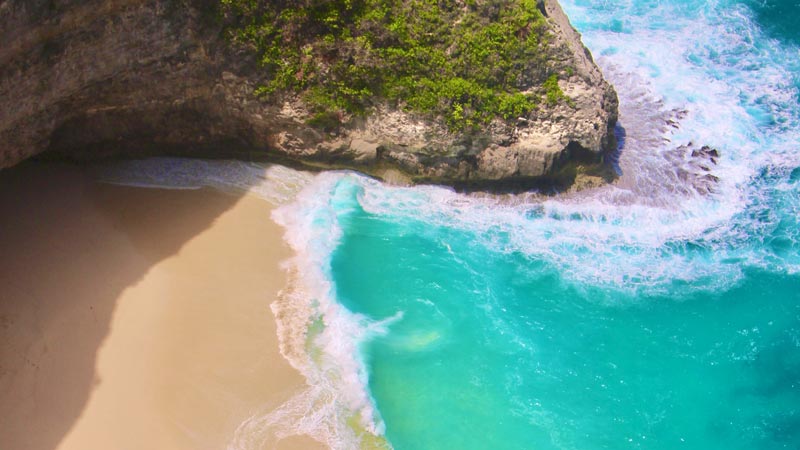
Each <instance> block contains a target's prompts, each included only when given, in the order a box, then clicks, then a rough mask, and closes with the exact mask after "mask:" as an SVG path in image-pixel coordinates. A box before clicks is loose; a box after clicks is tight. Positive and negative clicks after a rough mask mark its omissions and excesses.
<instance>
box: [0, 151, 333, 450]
mask: <svg viewBox="0 0 800 450" xmlns="http://www.w3.org/2000/svg"><path fill="white" fill-rule="evenodd" d="M269 213H270V205H269V204H268V203H266V202H264V201H262V200H259V199H256V198H252V197H249V196H241V197H235V196H230V195H226V194H221V193H217V192H212V191H209V190H197V191H175V190H172V191H168V190H159V189H137V188H131V187H122V186H112V185H104V184H97V183H95V182H93V181H92V180H91V179H90V178H88V177H87V176H86V175H84V174H83V172H82V171H81V170H80V169H77V168H74V167H70V166H65V165H54V164H29V165H26V166H24V167H18V168H14V169H10V170H4V171H0V343H2V345H1V346H0V449H15V450H28V449H35V450H44V449H56V448H57V449H63V450H73V449H74V450H92V449H103V450H105V449H137V450H138V449H193V450H195V449H221V448H225V447H226V444H227V442H228V441H229V439H230V438H231V436H232V433H233V432H234V430H235V428H236V427H237V426H238V425H239V424H240V423H241V422H242V421H243V420H245V419H246V418H247V417H248V416H249V415H250V414H251V413H253V412H259V411H260V412H264V411H265V410H267V411H268V410H270V409H272V408H273V407H276V406H278V405H280V404H281V403H282V402H284V401H285V400H287V399H288V398H289V397H290V396H291V395H292V394H293V393H295V392H297V391H298V390H300V389H302V387H303V386H304V380H303V379H302V377H301V376H300V375H299V374H298V373H297V372H296V371H295V370H294V369H293V368H292V367H291V366H289V364H288V363H287V362H286V361H285V360H284V359H283V358H282V357H281V355H280V353H279V352H278V347H277V341H276V331H275V322H274V318H273V316H272V313H271V312H270V310H269V303H271V302H272V301H273V300H274V298H275V296H276V293H277V291H278V290H279V289H281V288H282V287H283V286H284V283H285V274H284V273H283V271H281V270H280V268H279V262H280V261H281V260H283V259H285V258H287V257H288V256H289V249H288V247H287V246H286V245H285V244H284V243H283V241H282V239H281V235H282V230H281V229H280V228H279V227H278V226H277V225H275V224H274V223H273V222H272V221H271V220H270V218H269ZM279 448H285V449H290V448H297V449H312V448H322V446H321V445H320V444H317V443H316V442H314V441H312V440H310V439H307V438H291V439H287V440H284V441H282V442H281V443H280V445H279Z"/></svg>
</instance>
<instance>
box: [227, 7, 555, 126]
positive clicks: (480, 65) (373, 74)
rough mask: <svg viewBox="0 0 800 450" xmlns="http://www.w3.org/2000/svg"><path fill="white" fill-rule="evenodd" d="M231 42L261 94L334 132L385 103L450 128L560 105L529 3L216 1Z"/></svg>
mask: <svg viewBox="0 0 800 450" xmlns="http://www.w3.org/2000/svg"><path fill="white" fill-rule="evenodd" d="M221 2H222V7H223V14H224V15H225V18H226V20H227V23H228V25H229V26H228V33H229V37H230V38H231V39H233V40H234V41H236V42H238V43H240V44H244V45H247V46H250V47H252V48H253V49H255V51H256V52H257V53H258V56H259V58H260V62H261V64H262V65H263V67H264V69H265V70H266V71H267V75H268V78H269V80H270V81H269V82H268V83H267V84H266V85H264V86H262V87H261V88H259V89H258V91H257V93H258V94H259V95H262V96H272V95H280V94H282V93H286V92H291V93H300V94H301V95H302V96H303V98H304V100H305V101H306V103H307V104H308V105H310V106H311V108H312V109H313V112H314V114H315V116H314V117H313V119H312V123H314V124H316V125H318V126H320V127H322V128H334V127H335V126H337V124H338V123H339V122H340V121H341V120H342V118H343V117H346V116H347V115H351V114H361V113H364V112H366V111H367V110H368V109H369V108H370V107H372V106H375V104H376V103H378V102H379V101H384V100H388V101H391V102H394V103H396V104H398V105H399V106H401V107H403V108H405V109H407V110H410V111H415V112H419V113H424V114H430V115H440V116H442V117H444V118H445V120H446V122H447V124H448V126H449V127H450V128H451V129H454V130H460V129H468V128H474V127H477V126H479V125H481V124H485V123H488V122H489V121H491V120H492V119H494V118H498V117H499V118H503V119H506V120H512V119H515V118H516V117H519V116H522V115H525V114H526V113H528V112H530V111H531V110H532V109H533V108H535V107H536V105H537V103H538V102H539V101H540V99H539V97H538V96H537V95H534V94H532V93H531V92H532V91H531V90H530V88H539V87H541V90H542V91H543V92H545V100H546V101H547V102H548V103H551V104H552V103H557V102H559V101H561V100H563V99H565V96H564V94H563V93H562V92H561V90H560V89H559V88H558V83H557V74H556V73H555V72H551V71H552V68H550V69H548V64H547V40H548V27H547V23H546V21H545V19H544V17H543V16H542V14H541V12H540V11H539V10H538V9H537V7H536V0H439V1H437V0H301V1H259V0H221Z"/></svg>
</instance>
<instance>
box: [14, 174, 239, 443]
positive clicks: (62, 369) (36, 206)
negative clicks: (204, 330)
mask: <svg viewBox="0 0 800 450" xmlns="http://www.w3.org/2000/svg"><path fill="white" fill-rule="evenodd" d="M239 199H240V196H235V195H228V194H222V193H217V192H208V191H175V190H173V191H168V190H157V189H137V188H131V187H123V186H113V185H105V184H99V183H96V182H95V181H94V180H92V179H91V178H90V177H88V176H87V175H86V174H85V171H84V170H83V169H81V168H79V167H76V166H70V165H66V164H53V163H47V164H43V163H24V164H22V165H20V166H17V167H15V168H12V169H6V170H2V171H0V215H2V218H1V219H0V342H2V345H0V417H2V420H0V448H3V449H17V450H46V449H54V448H56V447H57V446H58V445H59V443H60V442H61V441H62V440H63V439H64V437H65V436H66V435H67V433H69V431H70V429H71V427H73V426H74V424H75V423H76V421H77V420H78V419H79V417H80V415H81V413H82V411H83V409H84V408H85V406H86V405H87V403H88V401H89V398H90V396H91V394H92V391H93V389H94V387H95V386H96V385H97V383H99V382H100V380H99V379H98V375H97V372H96V363H97V356H98V351H99V349H100V348H101V346H102V345H103V342H104V339H105V338H106V336H107V335H108V334H109V332H110V326H111V321H112V318H113V315H114V312H115V309H116V307H117V302H118V300H119V298H120V295H121V294H122V292H123V291H124V290H125V289H126V288H128V287H129V286H132V285H134V284H136V283H137V282H138V281H139V280H141V279H142V277H143V276H144V275H145V274H146V273H147V272H148V270H149V269H150V268H151V267H152V266H153V265H155V264H156V263H158V262H159V261H161V260H163V259H165V258H167V257H169V256H171V255H174V254H176V253H177V252H178V251H179V250H180V249H181V247H182V246H183V245H184V244H185V243H186V242H188V241H189V240H190V239H191V238H192V237H193V236H196V235H198V234H199V233H201V232H202V231H203V230H205V229H207V228H208V227H210V226H211V224H212V223H213V222H214V221H215V219H216V218H217V217H218V216H220V215H221V214H222V213H223V212H225V211H226V210H228V209H230V208H231V207H233V206H234V205H235V204H236V203H237V202H238V201H239ZM120 407H123V405H120Z"/></svg>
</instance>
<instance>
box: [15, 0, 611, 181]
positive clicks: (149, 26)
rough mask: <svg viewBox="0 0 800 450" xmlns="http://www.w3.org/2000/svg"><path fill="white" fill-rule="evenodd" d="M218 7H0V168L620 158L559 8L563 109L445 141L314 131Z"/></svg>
mask: <svg viewBox="0 0 800 450" xmlns="http://www.w3.org/2000/svg"><path fill="white" fill-rule="evenodd" d="M216 3H217V2H216V1H213V0H184V1H180V0H80V1H78V0H60V1H53V0H4V1H3V0H0V99H2V101H1V102H0V168H1V167H8V166H11V165H13V164H16V163H17V162H19V161H21V160H23V159H25V158H28V157H30V156H33V155H37V154H40V153H43V152H46V153H47V154H49V155H54V156H60V157H66V158H71V159H96V158H104V157H111V156H126V157H137V156H148V155H159V154H170V155H186V156H204V157H238V158H255V159H266V160H274V161H281V162H290V163H298V164H303V165H308V166H316V167H351V168H356V169H358V170H362V171H364V172H367V173H371V174H374V175H377V176H384V175H386V174H387V173H389V172H391V173H397V172H398V171H399V172H400V173H402V174H404V176H405V177H408V178H410V179H412V180H414V181H422V182H425V181H430V182H439V183H444V184H478V185H480V184H482V183H494V182H508V181H510V182H514V181H522V182H529V181H536V180H542V179H550V178H553V177H557V176H559V174H560V173H563V172H564V171H565V170H566V169H567V168H569V167H573V166H574V164H573V162H575V161H580V162H581V163H584V164H596V163H598V162H599V161H601V160H602V156H603V154H604V153H606V152H608V151H609V150H612V149H614V148H615V146H616V143H615V140H614V135H613V128H614V125H615V122H616V117H617V97H616V93H615V92H614V90H613V88H612V87H611V86H610V85H609V84H608V83H607V82H606V81H605V80H604V79H603V77H602V74H601V73H600V71H599V69H598V68H597V67H596V65H595V64H594V62H593V61H592V58H591V55H590V54H589V52H588V50H586V48H585V47H584V46H583V45H582V43H581V41H580V36H579V35H578V33H577V32H576V31H575V30H574V29H573V28H572V27H571V26H570V24H569V21H568V19H567V18H566V16H565V15H564V13H563V11H562V10H561V8H560V7H559V5H558V4H557V3H556V1H555V0H543V1H542V2H540V4H539V8H540V10H541V11H542V12H543V14H544V15H545V16H546V17H547V20H548V22H549V24H550V26H551V27H552V32H553V39H552V41H551V42H550V44H549V45H550V46H551V50H552V59H553V60H554V61H556V62H558V63H559V64H561V65H563V66H569V67H571V68H574V70H571V71H570V74H569V77H568V78H565V79H562V80H560V81H559V86H560V88H561V90H562V91H563V92H564V93H565V94H566V96H567V97H569V98H570V101H569V102H561V103H559V104H557V105H544V104H543V105H542V106H541V107H539V108H537V109H536V110H534V111H533V112H531V113H530V114H528V115H527V116H526V117H520V118H519V119H518V120H516V121H514V122H513V123H511V124H509V123H505V122H502V121H499V120H497V121H494V122H492V123H491V125H489V126H487V127H485V129H483V130H480V131H479V132H469V133H467V132H462V133H459V132H453V131H450V130H448V128H447V127H446V126H445V125H443V124H442V123H440V122H439V121H437V120H434V119H431V118H425V117H422V116H419V115H414V114H412V113H409V112H405V111H403V110H400V109H398V108H393V107H391V106H390V105H385V106H382V107H377V108H376V109H375V110H374V111H373V112H372V113H371V114H369V115H367V116H366V117H364V118H361V119H358V120H352V121H350V122H349V123H348V124H347V126H346V127H344V128H342V129H339V130H336V131H334V132H325V131H322V130H320V129H319V128H315V127H313V126H310V125H308V124H307V123H306V121H307V119H308V118H309V116H308V112H307V111H306V110H305V108H304V106H303V104H302V102H301V101H300V100H296V99H295V100H292V99H289V100H287V101H282V102H274V101H273V102H270V101H264V100H261V99H259V98H257V97H256V96H254V95H253V91H254V90H255V88H256V87H257V86H259V85H260V84H261V83H262V82H263V81H264V80H263V76H264V75H263V74H262V71H260V70H259V68H258V65H257V64H256V63H255V60H254V56H253V55H251V54H250V53H249V52H247V51H246V49H243V48H238V47H236V46H234V45H232V44H231V43H230V42H228V41H226V40H225V39H224V38H223V34H222V33H221V26H222V25H221V24H220V23H219V21H218V20H217V19H215V17H214V10H215V6H216Z"/></svg>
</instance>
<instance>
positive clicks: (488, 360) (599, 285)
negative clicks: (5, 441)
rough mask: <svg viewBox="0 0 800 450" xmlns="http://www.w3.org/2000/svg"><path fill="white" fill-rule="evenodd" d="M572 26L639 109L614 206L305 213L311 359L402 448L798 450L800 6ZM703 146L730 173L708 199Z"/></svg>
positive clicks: (590, 14)
mask: <svg viewBox="0 0 800 450" xmlns="http://www.w3.org/2000/svg"><path fill="white" fill-rule="evenodd" d="M564 7H565V9H566V10H567V12H568V14H569V15H570V18H571V20H572V21H573V24H574V25H575V26H576V27H577V28H578V29H579V30H580V31H581V32H582V33H583V35H584V41H585V42H586V44H587V45H588V46H589V48H590V49H591V50H592V51H593V53H594V54H595V56H596V59H597V60H598V63H599V64H600V65H601V67H602V68H603V70H604V72H605V73H606V75H607V77H608V78H609V79H610V80H611V81H612V82H613V83H614V84H615V85H616V87H617V89H618V91H619V94H620V100H621V118H620V126H621V128H620V135H621V136H623V137H624V139H623V147H622V149H621V152H620V154H619V163H618V164H619V170H620V172H621V174H622V177H621V179H620V182H619V184H618V185H617V186H616V187H609V188H603V189H599V190H597V191H593V192H588V193H581V194H577V195H566V196H562V197H557V198H552V199H546V200H542V199H537V198H536V197H506V198H502V199H498V198H491V197H480V196H465V195H460V194H456V193H453V192H451V191H448V190H446V189H441V188H434V187H417V188H392V187H386V186H382V185H380V184H378V183H376V182H373V181H371V180H368V179H366V178H363V177H360V176H358V175H355V174H349V173H339V174H327V175H324V176H321V177H319V178H318V179H317V180H316V181H315V182H314V183H312V184H311V186H310V187H309V188H307V192H306V195H305V197H303V198H304V200H302V199H301V200H300V201H298V202H297V203H295V204H294V205H293V206H292V205H290V206H289V207H288V208H289V209H290V210H291V212H285V214H286V215H287V216H292V217H294V219H292V220H287V219H284V222H291V223H295V224H297V223H300V222H302V223H304V224H305V228H304V230H305V231H304V232H303V233H304V234H303V236H305V237H304V238H303V240H302V243H300V244H297V243H296V245H295V248H296V249H299V250H300V251H302V252H306V253H307V254H313V255H316V256H315V257H314V261H315V264H317V265H318V266H319V267H320V271H319V273H316V274H310V275H309V276H310V277H313V276H319V277H321V278H322V279H324V280H325V282H326V283H327V284H325V285H324V288H322V289H321V290H319V291H317V296H316V297H315V299H316V300H317V301H319V302H320V304H321V305H323V306H322V307H321V308H320V310H321V311H322V312H321V313H320V314H321V317H322V318H323V319H322V322H324V328H325V331H323V332H322V333H321V335H320V338H319V341H317V342H316V343H314V342H312V347H314V346H316V347H317V348H320V349H322V352H323V353H326V352H327V354H328V355H330V356H331V360H330V361H328V362H322V363H320V364H321V366H323V367H327V369H326V370H327V371H328V372H329V373H330V372H331V371H333V373H334V375H333V377H334V378H338V379H342V380H349V381H348V382H345V383H343V384H340V389H342V390H343V391H346V390H348V389H362V390H365V391H366V392H368V394H369V399H368V400H367V403H369V404H370V405H364V403H363V402H362V403H359V402H356V403H353V402H345V401H342V402H341V405H340V406H341V407H342V408H345V407H350V408H351V409H353V406H352V405H353V404H355V405H356V406H355V410H357V411H360V414H361V416H360V417H361V418H362V419H364V420H365V421H367V422H371V423H372V424H374V425H375V428H374V430H375V431H376V432H378V433H381V432H382V433H384V434H385V436H386V438H387V439H388V441H389V442H390V443H391V445H392V446H393V447H394V448H395V449H442V448H458V449H473V448H474V449H489V448H491V449H599V448H608V449H616V448H654V449H672V448H692V449H734V448H735V449H739V448H741V449H772V448H792V449H795V448H800V274H798V269H800V251H799V250H800V224H799V223H798V217H799V216H800V168H798V166H799V165H800V148H798V146H799V145H800V144H798V138H800V133H798V132H799V131H800V120H799V117H800V107H798V101H797V99H798V74H800V51H798V47H797V45H798V37H799V36H800V31H798V29H797V27H798V26H800V16H798V14H799V13H798V12H799V11H800V7H799V6H798V4H797V3H796V0H791V1H789V2H783V3H776V2H747V3H741V2H730V1H718V2H697V1H683V2H662V1H642V0H634V1H613V0H612V1H600V0H576V1H574V2H572V1H567V2H564ZM667 121H671V123H672V124H675V125H674V126H672V125H667ZM690 142H691V143H692V145H694V146H695V147H694V148H696V147H698V146H700V145H703V144H707V145H711V146H713V147H715V148H717V149H719V151H720V153H721V155H722V156H721V158H720V161H719V164H718V165H716V166H714V167H712V173H713V174H714V175H715V176H716V177H718V178H719V182H718V183H717V184H715V185H714V187H713V188H712V192H711V193H705V192H702V190H700V189H698V188H697V186H696V185H695V184H693V183H692V181H691V179H687V177H686V176H681V170H682V169H686V168H687V167H689V165H688V164H689V156H688V154H687V153H686V152H681V151H679V150H676V148H677V147H678V146H680V145H688V144H689V143H690ZM689 178H691V177H689ZM292 208H294V209H292ZM323 297H325V298H327V299H328V300H323V299H322V298H323ZM328 301H329V302H330V304H328V303H326V302H328ZM330 305H342V306H344V309H341V308H339V309H336V308H334V310H333V311H331V310H330V308H331V307H332V306H330ZM341 330H349V331H347V332H343V331H341ZM326 336H327V337H326ZM348 339H349V340H351V341H352V342H351V344H348V345H344V344H343V342H344V341H347V340H348ZM353 342H354V344H353ZM342 346H344V347H342ZM342 348H345V349H346V350H345V351H343V350H342ZM347 352H351V353H355V355H348V354H347ZM323 359H324V357H323ZM336 360H339V361H340V369H338V371H337V370H334V369H331V367H333V366H335V365H336V362H335V361H336ZM345 360H346V361H345ZM353 361H355V365H356V366H357V368H353V364H354V363H353ZM348 373H350V374H351V375H347V374H348ZM342 386H344V387H342ZM345 397H346V396H345ZM348 405H349V406H348ZM339 437H340V438H342V436H339ZM351 437H352V436H351ZM356 439H357V436H356ZM329 442H333V443H334V444H333V445H334V447H338V448H348V447H351V446H352V445H354V443H353V442H352V441H348V440H347V439H343V440H338V441H337V440H333V441H329Z"/></svg>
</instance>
